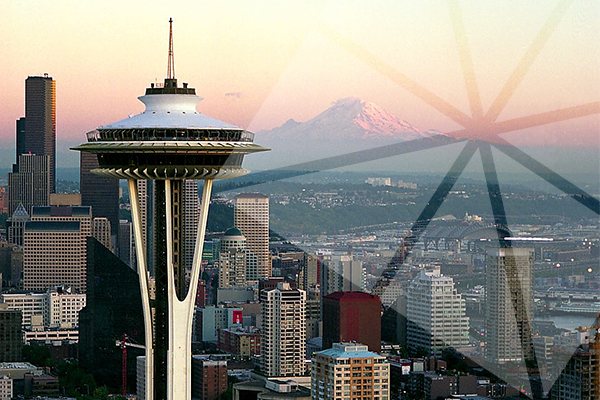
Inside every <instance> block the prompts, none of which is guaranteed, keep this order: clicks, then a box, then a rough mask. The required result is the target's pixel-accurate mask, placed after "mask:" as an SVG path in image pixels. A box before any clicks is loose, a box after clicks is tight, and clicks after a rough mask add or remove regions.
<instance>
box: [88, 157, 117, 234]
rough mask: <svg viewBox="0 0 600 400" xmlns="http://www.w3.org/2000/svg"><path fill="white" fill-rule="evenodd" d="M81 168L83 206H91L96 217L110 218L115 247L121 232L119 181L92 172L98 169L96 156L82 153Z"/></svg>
mask: <svg viewBox="0 0 600 400" xmlns="http://www.w3.org/2000/svg"><path fill="white" fill-rule="evenodd" d="M80 167H81V168H80V180H79V182H80V183H79V185H80V186H79V190H80V192H81V205H82V206H91V207H92V215H93V216H94V217H106V218H108V220H109V221H110V235H111V239H112V242H113V245H115V244H117V235H118V232H119V181H118V180H116V179H111V178H106V177H104V176H100V175H96V174H93V173H92V172H91V171H92V170H93V169H95V168H98V156H97V155H96V154H91V153H83V152H82V153H81V158H80Z"/></svg>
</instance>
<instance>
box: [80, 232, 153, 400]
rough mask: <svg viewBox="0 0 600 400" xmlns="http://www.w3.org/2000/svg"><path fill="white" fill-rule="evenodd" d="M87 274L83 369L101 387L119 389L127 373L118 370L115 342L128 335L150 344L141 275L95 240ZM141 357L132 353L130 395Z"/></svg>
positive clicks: (89, 242)
mask: <svg viewBox="0 0 600 400" xmlns="http://www.w3.org/2000/svg"><path fill="white" fill-rule="evenodd" d="M86 270H87V271H86V272H87V274H86V275H87V291H86V306H85V308H83V309H82V310H81V311H80V313H79V365H81V367H82V368H83V369H84V370H85V371H86V372H89V373H91V374H92V375H93V376H94V378H95V380H96V383H97V384H98V385H108V386H112V387H114V386H116V385H117V382H121V378H122V374H121V373H122V371H121V368H115V365H119V366H120V365H121V361H122V350H121V348H120V347H117V346H115V341H121V340H122V338H123V336H122V335H123V333H125V334H126V335H127V338H128V339H127V341H128V342H132V343H142V344H143V343H144V320H143V313H142V301H141V296H140V287H139V284H138V274H137V273H136V272H135V271H132V270H131V268H129V267H128V266H127V265H126V264H125V263H123V262H121V260H119V258H118V257H117V256H116V255H115V254H113V253H112V252H111V251H110V250H108V249H107V248H106V247H105V246H103V245H102V244H100V243H99V242H98V241H97V240H96V239H94V238H93V237H88V238H87V241H86ZM141 354H143V351H142V350H139V349H137V348H135V347H129V348H128V349H127V358H128V361H127V371H128V372H127V378H128V379H127V382H128V384H129V389H128V392H127V393H133V392H134V391H135V376H136V373H135V359H136V356H139V355H141ZM142 376H143V374H142ZM138 398H139V396H138Z"/></svg>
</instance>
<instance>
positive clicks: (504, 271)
mask: <svg viewBox="0 0 600 400" xmlns="http://www.w3.org/2000/svg"><path fill="white" fill-rule="evenodd" d="M55 90H56V89H55V82H54V81H53V80H52V78H49V77H47V76H44V77H31V78H28V81H27V83H26V116H25V118H22V119H20V120H19V121H18V122H17V163H16V164H15V167H14V168H13V171H12V172H11V173H10V174H9V177H8V184H9V187H8V210H9V216H10V221H9V223H8V227H7V238H6V239H7V240H6V242H3V243H2V245H1V246H0V255H1V257H2V260H3V269H2V273H3V275H4V274H5V275H6V276H5V277H4V278H3V280H4V281H5V282H7V283H8V286H9V288H7V290H6V291H5V293H3V294H2V300H3V307H0V324H1V325H2V327H3V328H4V329H3V330H2V332H4V334H3V335H1V336H0V342H1V343H0V348H1V349H2V351H3V353H0V354H2V357H3V360H2V361H14V362H18V361H21V360H20V358H21V357H22V354H20V353H21V351H22V346H23V344H24V343H30V342H33V341H37V342H39V343H43V344H44V345H46V344H48V345H52V346H54V345H56V347H58V346H59V345H60V344H63V343H65V342H68V343H70V344H74V343H77V342H79V341H80V342H81V343H80V346H81V347H80V348H81V349H85V351H81V353H80V354H81V361H82V365H86V366H87V368H89V370H93V371H94V372H95V373H97V374H98V376H101V375H102V374H108V372H106V371H102V368H108V369H112V370H113V371H110V373H112V375H110V376H111V377H112V378H114V376H118V374H116V375H115V369H119V367H121V368H123V370H122V372H121V373H122V375H121V377H125V378H127V375H131V370H132V369H133V370H134V375H135V379H134V380H131V379H130V381H129V386H128V385H127V382H126V379H124V380H123V381H122V385H123V388H122V390H123V391H124V392H125V393H127V392H132V391H133V386H134V383H133V382H135V386H136V388H135V391H137V398H138V399H144V400H151V399H158V398H177V396H178V395H181V396H182V397H181V398H189V397H190V396H193V397H194V398H201V399H218V398H219V397H220V396H223V395H224V393H225V392H227V391H228V389H232V392H233V397H234V398H236V399H242V398H244V399H245V398H252V399H254V398H256V399H262V398H265V399H266V398H295V399H302V398H306V399H309V398H310V399H313V400H325V399H344V400H346V399H347V400H351V399H361V400H367V399H369V400H371V399H374V400H387V399H391V398H410V396H416V397H418V396H421V397H422V398H428V399H434V398H438V397H447V398H451V396H459V395H480V396H489V397H502V396H508V395H512V394H518V390H516V389H514V387H518V386H519V385H518V383H520V381H518V380H517V379H512V380H511V379H510V378H511V377H510V376H509V375H510V374H511V373H512V372H513V371H514V370H515V369H518V368H520V366H522V365H525V366H530V365H531V362H532V360H534V357H535V356H536V354H538V355H539V354H540V353H541V352H543V351H545V350H548V347H553V348H554V349H551V351H548V354H552V352H554V353H556V354H558V353H559V352H557V350H556V347H560V343H563V344H564V343H567V342H568V343H569V345H570V346H571V347H573V348H575V349H576V351H575V352H574V354H575V355H574V356H573V357H571V358H568V357H565V358H563V362H562V364H561V363H559V362H556V364H557V367H556V368H554V369H553V370H552V371H549V372H548V374H546V375H545V376H544V377H543V378H547V377H548V376H551V377H552V379H553V382H556V384H555V385H550V386H551V389H550V390H546V393H548V395H549V396H550V397H551V398H556V399H562V398H574V399H575V398H584V396H597V393H596V392H594V390H595V389H593V388H594V384H595V383H594V382H596V383H597V381H594V380H595V379H597V378H596V376H597V374H598V372H597V371H598V366H597V363H598V352H597V351H598V346H597V341H596V340H595V338H594V337H592V335H591V334H590V335H588V337H587V338H580V337H578V338H574V337H571V336H569V335H562V336H561V335H556V336H554V337H553V338H552V341H550V340H546V339H547V338H546V337H539V336H538V337H535V335H534V333H533V331H534V329H533V315H534V303H533V300H534V293H533V292H534V289H533V287H534V277H533V266H534V261H535V257H536V255H535V252H536V250H535V249H534V248H529V247H511V246H506V244H505V243H504V244H503V245H504V246H497V247H493V246H490V245H489V244H487V247H485V245H481V243H478V242H483V241H488V242H489V240H488V239H489V237H487V236H485V235H486V234H488V236H489V229H488V230H487V231H486V229H481V231H482V232H479V231H477V230H476V229H474V230H472V231H470V232H469V234H468V235H464V236H458V235H457V237H458V239H457V238H456V237H453V239H452V240H453V241H452V243H450V240H448V241H447V243H445V244H446V249H445V250H446V251H443V250H440V249H439V247H438V244H439V242H440V241H441V239H440V237H433V238H432V237H428V238H425V239H424V240H423V246H422V247H420V246H419V248H415V249H412V250H413V252H412V254H404V253H401V254H398V253H399V251H398V249H395V248H388V249H386V250H387V251H391V252H392V253H393V256H392V257H388V258H389V259H390V260H392V261H390V262H389V263H388V264H387V265H386V266H385V267H384V268H381V265H379V266H376V267H375V268H373V264H372V263H369V261H368V260H367V257H366V256H365V254H364V253H366V252H364V251H363V254H362V255H358V254H357V253H358V252H355V251H354V250H353V249H342V248H341V247H342V246H340V247H338V248H334V249H331V248H330V249H328V250H327V251H322V250H316V251H308V250H307V251H302V250H300V249H298V248H297V247H295V246H292V245H291V244H290V243H271V234H270V229H269V218H270V206H269V201H270V199H269V196H267V195H265V194H261V193H236V194H235V195H232V196H231V198H230V199H228V202H229V204H230V205H231V206H232V208H233V210H232V211H233V226H231V227H228V229H226V230H224V232H223V233H222V234H221V235H216V234H215V235H213V237H212V238H209V239H207V240H204V234H205V232H204V231H205V224H206V218H207V213H208V204H209V203H210V188H211V187H212V186H211V185H212V179H214V178H217V177H219V178H230V177H237V176H240V175H243V174H244V173H246V172H247V171H245V170H243V169H242V168H241V161H242V158H243V156H245V155H246V154H249V153H251V152H255V151H262V150H264V149H263V148H261V147H260V146H258V145H255V144H253V135H252V134H250V133H249V132H246V131H244V130H243V129H241V128H236V127H233V126H230V125H229V124H225V123H220V121H216V122H215V121H212V120H211V121H210V123H211V124H222V125H219V126H218V129H217V128H215V127H214V126H202V127H199V126H196V125H193V124H192V123H189V124H188V125H185V124H186V123H188V121H192V122H197V121H198V120H201V121H202V122H203V123H206V121H205V120H204V118H205V116H202V115H200V114H199V113H198V112H196V111H195V103H194V105H191V104H192V102H193V101H196V100H197V99H196V97H197V96H196V95H195V90H194V89H193V88H190V87H188V85H187V84H183V86H179V84H178V82H177V79H175V78H174V76H169V77H168V78H167V79H165V83H164V85H162V86H159V85H156V86H155V85H154V84H153V85H151V87H149V88H147V89H146V94H145V95H144V96H142V97H141V100H142V101H143V102H144V103H145V104H146V106H147V110H146V111H145V112H144V113H142V114H139V115H138V116H135V117H132V118H128V119H127V120H124V121H119V122H116V123H113V124H110V125H107V126H104V127H100V128H98V129H97V130H95V131H92V132H90V133H88V143H86V144H83V145H81V146H79V147H78V148H77V149H78V150H81V183H80V184H81V190H80V192H81V193H80V195H79V197H77V196H61V195H60V194H57V193H55V191H56V166H55V164H56V161H55V160H56V157H55V136H56V133H55V124H56V121H55ZM183 103H185V104H184V106H182V105H181V104H183ZM188 103H189V104H188ZM177 107H183V110H182V109H180V108H177ZM171 113H173V114H177V117H176V118H174V119H172V118H171V117H172V116H171V115H169V116H167V115H166V114H171ZM155 115H158V117H154V116H155ZM188 116H192V117H190V118H193V120H190V119H187V118H188ZM154 118H157V119H158V122H155V120H154ZM132 121H133V122H132ZM139 121H141V122H139ZM173 121H175V122H173ZM138 122H139V124H140V125H139V126H137V125H135V126H133V124H134V123H138ZM152 124H154V125H152ZM161 124H163V125H161ZM157 132H160V136H159V134H158V133H157ZM41 136H43V139H40V137H41ZM181 137H185V140H182V139H181ZM123 142H125V143H128V145H131V146H138V147H137V149H136V151H135V152H128V151H123V150H122V148H123V147H126V146H122V143H123ZM29 146H31V147H29ZM53 146H54V147H53ZM156 148H160V149H161V151H162V152H163V153H165V154H167V156H165V158H161V156H158V155H156V151H155V149H156ZM182 154H185V157H183V156H182ZM223 154H226V156H224V155H223ZM189 160H192V161H193V162H192V161H189ZM92 170H96V172H100V173H101V174H100V175H94V174H93V173H92ZM115 178H120V179H127V180H128V181H129V189H130V204H129V206H130V211H131V212H132V221H131V222H130V221H121V220H120V219H119V201H118V200H119V183H118V182H119V179H115ZM146 178H147V179H146ZM187 178H190V179H187ZM195 179H200V180H204V181H205V183H204V186H203V196H202V197H200V196H199V194H198V190H199V188H200V186H199V185H198V182H197V180H195ZM368 183H371V184H372V185H374V186H375V185H384V186H385V185H388V184H389V182H383V183H381V182H379V181H376V180H373V181H371V182H368ZM411 188H412V187H411ZM198 225H200V227H201V229H200V230H198V229H197V228H198ZM483 231H486V232H483ZM474 232H477V234H479V235H480V236H476V234H475V233H474ZM495 233H496V232H495V231H494V234H495ZM448 237H451V235H448V236H446V237H444V238H443V239H444V240H446V239H447V238H448ZM463 239H464V240H463ZM484 239H485V240H484ZM462 241H464V242H467V251H466V253H469V254H467V255H463V254H461V246H462ZM432 243H434V244H435V247H436V249H428V246H429V245H432ZM278 246H279V247H278ZM471 248H473V249H475V250H473V251H471ZM463 250H464V249H463ZM200 251H201V253H199V252H200ZM449 254H451V255H449ZM450 257H454V259H453V260H452V261H456V262H457V263H458V262H460V263H463V264H464V265H465V266H468V267H470V268H474V267H475V265H476V264H478V265H477V266H478V267H480V268H482V269H483V270H484V275H482V276H483V277H484V280H485V285H484V286H485V290H484V291H483V292H485V294H484V295H483V296H482V297H483V303H484V305H483V306H481V307H480V314H483V316H484V321H485V329H484V330H482V331H485V334H484V335H483V336H484V338H483V339H481V338H479V337H477V336H476V333H474V332H473V330H474V329H473V328H472V327H473V325H472V322H471V320H470V318H469V317H467V310H468V308H469V304H470V305H471V307H473V304H472V303H475V302H472V303H469V302H468V301H467V299H466V298H465V297H466V296H463V295H462V293H460V292H459V290H458V289H457V284H458V283H457V282H455V280H454V279H453V278H452V276H451V275H452V274H451V273H448V274H446V273H445V272H446V271H450V270H451V268H449V267H447V265H444V262H445V261H447V259H448V258H450ZM463 257H464V258H463ZM119 260H120V261H119ZM465 260H466V261H465ZM121 261H123V262H121ZM463 264H461V266H462V265H463ZM377 267H380V268H377ZM450 267H452V265H450ZM377 269H378V272H379V273H380V274H379V275H378V276H377V279H376V282H375V283H374V284H372V277H373V275H374V274H373V272H374V270H377ZM200 272H202V273H201V274H200ZM138 279H139V283H140V285H141V287H138V286H137V282H138ZM370 279H371V282H370ZM11 291H12V292H11ZM190 293H191V294H190ZM476 294H477V295H479V293H476ZM473 296H475V293H474V292H473ZM474 298H475V297H473V299H474ZM178 307H179V308H178ZM188 311H189V312H188ZM192 316H193V318H194V319H193V320H192V318H191V317H192ZM479 316H480V317H481V315H479ZM188 317H189V318H188ZM80 327H81V332H79V330H78V328H80ZM188 328H189V329H188ZM174 332H175V333H174ZM80 333H81V334H80ZM124 334H125V335H124ZM477 334H479V332H477ZM122 335H123V336H122ZM121 337H123V339H122V341H121V344H120V346H121V348H116V349H115V347H116V346H115V341H118V340H120V338H121ZM382 339H383V340H382ZM478 339H481V340H478ZM127 340H131V341H132V342H133V341H135V340H137V341H139V342H141V343H143V344H140V343H137V344H136V343H132V342H127ZM109 345H110V346H111V348H113V350H116V351H117V355H119V354H118V353H119V352H120V351H123V354H125V357H124V358H121V359H119V358H118V357H117V358H116V359H115V358H113V359H110V358H109V357H106V358H103V357H104V356H105V354H108V353H109V351H108V350H107V348H108V346H109ZM144 346H145V348H146V351H145V355H143V356H142V355H140V356H139V357H137V358H136V362H135V363H134V364H132V363H130V364H129V367H127V365H126V364H127V354H126V353H127V351H126V350H127V348H128V347H131V349H130V351H131V352H135V350H133V349H134V348H138V349H139V348H140V347H144ZM4 349H6V350H4ZM88 350H90V351H88ZM192 351H194V352H196V353H203V354H202V355H200V354H194V355H192ZM103 352H105V353H103ZM138 354H139V353H138ZM461 354H468V355H469V356H470V357H472V358H473V359H476V360H478V362H480V364H481V365H484V366H486V368H489V369H490V370H492V371H494V373H497V374H498V375H499V376H501V377H502V378H503V379H505V380H506V381H510V382H508V383H509V384H506V383H499V384H495V383H490V381H489V379H487V380H486V377H482V376H477V375H475V372H473V371H472V370H470V371H469V372H468V373H467V372H465V371H461V372H460V373H457V372H456V371H453V369H454V367H455V365H453V364H452V363H453V362H456V363H459V362H460V361H463V362H465V361H464V358H463V357H462V356H461ZM571 354H573V352H571ZM11 359H12V360H11ZM538 359H539V357H538ZM109 360H110V362H112V363H113V364H110V366H106V365H101V364H102V363H104V362H106V363H108V362H109ZM123 360H125V362H124V361H123ZM556 360H558V358H556ZM115 363H116V364H115ZM132 365H133V367H132ZM234 366H239V368H235V367H234ZM13 367H15V368H13ZM17 367H18V368H17ZM20 367H23V368H24V369H25V370H29V368H30V366H29V365H25V364H23V365H20V366H12V367H11V366H10V365H3V364H0V376H2V375H3V374H4V372H3V371H8V370H10V369H11V368H13V369H17V370H19V368H20ZM23 368H21V369H20V370H23ZM128 369H129V371H128ZM234 369H235V371H234ZM174 370H176V371H177V373H174V372H173V371H174ZM521 372H522V371H521ZM5 376H7V377H8V378H2V380H1V381H0V391H5V390H6V391H7V390H9V389H6V388H8V387H10V388H12V387H13V385H12V381H11V382H8V380H11V379H13V378H11V377H10V374H9V373H8V372H6V375H5ZM105 376H108V375H105ZM228 376H239V377H240V378H241V379H240V382H238V383H235V384H234V385H233V387H232V388H229V386H230V385H229V384H228V379H227V377H228ZM54 378H55V377H54ZM43 379H47V380H50V381H52V382H53V385H54V383H56V382H54V380H53V377H47V376H44V377H40V378H39V380H38V381H39V382H41V381H42V380H43ZM5 381H7V382H5ZM105 381H109V379H106V378H105ZM537 382H539V385H540V387H541V386H543V382H542V377H540V378H539V379H538V381H534V380H533V379H532V380H530V382H529V384H530V390H531V391H532V392H533V391H535V390H537V389H534V388H533V385H534V384H535V383H537ZM578 382H585V383H584V386H585V387H592V389H589V390H580V391H579V392H577V391H576V390H575V389H573V386H574V385H577V383H578ZM113 384H114V379H113ZM511 385H512V388H511ZM115 386H116V385H115ZM546 386H548V385H546ZM52 387H53V388H54V386H52ZM10 390H12V389H10ZM515 390H516V392H515ZM11 396H12V394H11ZM569 396H571V397H569ZM577 396H579V397H577ZM592 398H593V397H592Z"/></svg>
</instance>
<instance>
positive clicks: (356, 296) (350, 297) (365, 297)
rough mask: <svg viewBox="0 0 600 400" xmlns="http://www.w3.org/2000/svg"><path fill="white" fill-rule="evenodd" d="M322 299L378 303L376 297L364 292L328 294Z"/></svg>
mask: <svg viewBox="0 0 600 400" xmlns="http://www.w3.org/2000/svg"><path fill="white" fill-rule="evenodd" d="M324 298H327V299H334V300H340V301H356V300H360V301H380V300H379V297H378V296H377V295H374V294H370V293H365V292H335V293H331V294H328V295H327V296H325V297H324Z"/></svg>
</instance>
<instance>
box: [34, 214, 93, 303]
mask: <svg viewBox="0 0 600 400" xmlns="http://www.w3.org/2000/svg"><path fill="white" fill-rule="evenodd" d="M91 235H92V213H91V210H90V207H34V209H33V213H32V215H31V221H30V222H27V223H26V225H25V235H24V238H23V288H24V289H25V290H46V289H48V288H50V287H52V286H57V285H63V284H64V285H67V286H70V287H72V288H73V289H75V290H76V291H77V292H79V293H85V291H86V279H85V272H86V251H85V246H86V238H87V237H88V236H91Z"/></svg>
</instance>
